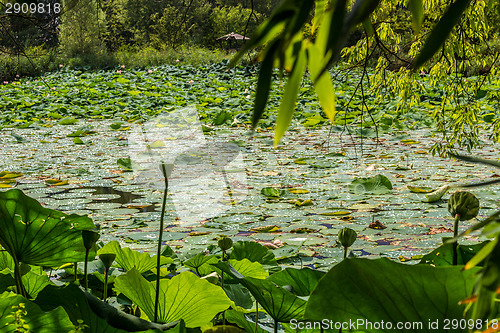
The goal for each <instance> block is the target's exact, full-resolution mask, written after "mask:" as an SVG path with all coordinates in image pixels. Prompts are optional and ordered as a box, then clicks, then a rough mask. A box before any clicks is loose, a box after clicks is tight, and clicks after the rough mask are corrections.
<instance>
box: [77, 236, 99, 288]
mask: <svg viewBox="0 0 500 333" xmlns="http://www.w3.org/2000/svg"><path fill="white" fill-rule="evenodd" d="M99 237H100V236H99V233H97V232H95V231H92V230H83V231H82V239H83V246H85V263H84V272H83V279H84V285H85V290H87V291H88V289H89V281H88V277H87V272H88V271H87V267H88V262H89V253H90V250H91V249H92V247H94V245H95V243H97V240H99ZM76 272H77V267H75V280H76Z"/></svg>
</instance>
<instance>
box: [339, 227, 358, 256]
mask: <svg viewBox="0 0 500 333" xmlns="http://www.w3.org/2000/svg"><path fill="white" fill-rule="evenodd" d="M338 237H339V242H340V244H342V246H343V247H344V259H345V258H347V249H348V248H349V247H350V246H351V245H352V244H354V242H355V241H356V238H357V237H358V234H357V233H356V231H354V230H352V229H351V228H343V229H342V230H340V231H339V236H338Z"/></svg>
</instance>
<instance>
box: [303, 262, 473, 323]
mask: <svg viewBox="0 0 500 333" xmlns="http://www.w3.org/2000/svg"><path fill="white" fill-rule="evenodd" d="M478 271H479V269H477V268H474V269H470V270H466V271H463V266H452V267H432V266H428V265H405V264H399V263H396V262H393V261H391V260H389V259H387V258H381V259H374V260H372V259H360V258H359V259H358V258H354V259H347V260H344V261H342V262H341V263H340V264H338V265H336V266H335V267H334V268H332V269H331V270H330V271H329V272H328V273H327V274H326V275H325V276H324V277H323V278H322V279H321V280H320V281H319V283H318V285H317V286H316V289H315V290H314V291H313V293H312V294H311V296H310V297H309V301H308V303H307V308H306V312H305V318H306V319H308V320H313V321H314V320H323V319H329V320H333V321H334V322H349V320H351V321H354V322H356V321H357V320H360V321H361V320H364V321H365V322H366V321H369V322H371V323H375V322H377V323H381V322H382V321H384V322H385V323H391V324H392V328H391V329H390V328H389V327H390V325H388V324H386V325H385V326H384V328H382V329H380V330H377V332H394V331H395V330H394V327H395V325H396V324H397V323H398V322H404V323H408V322H422V323H423V326H422V328H421V329H420V328H419V329H418V331H419V332H433V333H434V332H445V330H444V329H443V327H442V326H440V327H439V329H438V330H433V329H432V328H431V327H429V325H427V323H429V320H430V321H431V322H433V321H436V320H437V321H439V322H440V323H443V321H444V319H450V318H463V313H464V308H465V305H459V302H460V301H461V300H463V299H465V298H467V297H468V296H469V295H470V294H471V292H472V289H473V287H474V284H475V282H476V279H477V273H478ZM361 326H363V325H361ZM361 326H358V327H357V329H359V330H363V329H366V328H367V327H361ZM368 328H369V327H368ZM368 331H371V330H370V329H368ZM414 331H417V329H414ZM459 331H460V332H462V331H461V330H460V329H458V330H456V331H455V332H459ZM466 331H467V329H465V330H463V332H466Z"/></svg>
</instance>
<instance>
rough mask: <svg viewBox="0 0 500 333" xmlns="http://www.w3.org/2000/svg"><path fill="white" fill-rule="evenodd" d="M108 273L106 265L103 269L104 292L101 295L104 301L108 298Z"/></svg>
mask: <svg viewBox="0 0 500 333" xmlns="http://www.w3.org/2000/svg"><path fill="white" fill-rule="evenodd" d="M108 275H109V268H108V267H106V269H105V270H104V294H103V296H102V300H103V301H104V302H106V299H107V298H108Z"/></svg>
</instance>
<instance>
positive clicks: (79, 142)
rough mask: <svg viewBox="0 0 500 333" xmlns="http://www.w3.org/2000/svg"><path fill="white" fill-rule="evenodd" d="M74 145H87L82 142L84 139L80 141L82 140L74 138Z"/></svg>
mask: <svg viewBox="0 0 500 333" xmlns="http://www.w3.org/2000/svg"><path fill="white" fill-rule="evenodd" d="M73 143H74V144H75V145H83V144H85V143H84V142H83V141H82V139H80V138H73Z"/></svg>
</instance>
